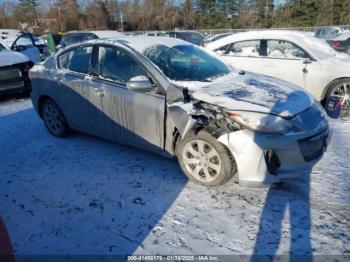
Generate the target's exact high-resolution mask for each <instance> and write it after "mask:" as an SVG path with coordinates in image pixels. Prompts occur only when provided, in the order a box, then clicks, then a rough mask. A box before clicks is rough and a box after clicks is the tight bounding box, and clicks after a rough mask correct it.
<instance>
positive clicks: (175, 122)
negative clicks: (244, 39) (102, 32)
mask: <svg viewBox="0 0 350 262" xmlns="http://www.w3.org/2000/svg"><path fill="white" fill-rule="evenodd" d="M30 76H31V79H32V85H33V92H32V96H31V97H32V102H33V105H34V107H35V109H36V111H37V112H38V114H39V116H40V117H41V118H42V119H43V121H44V123H45V126H46V128H47V129H48V131H49V132H50V133H51V134H52V135H54V136H59V137H62V136H65V135H67V133H68V132H69V129H70V128H71V129H75V130H79V131H82V132H86V133H90V134H93V135H96V136H99V137H103V138H106V139H110V140H113V141H118V142H121V143H125V144H127V145H130V146H135V147H138V148H143V149H145V150H149V151H152V152H157V153H160V154H163V155H167V156H174V157H177V158H178V161H179V164H180V166H181V168H182V170H183V172H184V173H185V174H186V175H187V176H188V177H189V178H190V179H191V180H193V181H194V182H196V183H199V184H201V185H205V186H214V185H220V184H223V183H225V182H226V181H228V180H229V179H230V178H231V177H233V176H234V177H235V179H237V180H238V181H239V182H240V183H241V185H244V186H261V185H263V184H269V183H273V182H277V181H280V180H282V179H285V178H288V177H293V176H297V175H303V174H308V173H310V172H311V169H312V167H313V165H314V164H315V163H316V162H317V161H318V160H319V159H320V158H321V157H322V155H323V153H324V151H325V149H326V147H327V144H328V141H329V127H328V122H327V119H326V116H325V114H324V111H323V109H322V108H321V107H319V106H318V104H317V103H315V100H314V98H313V97H312V96H311V95H310V94H308V93H307V92H306V91H304V90H302V89H301V88H299V87H296V86H294V85H293V84H290V83H288V82H285V81H282V80H278V79H275V78H271V77H267V76H262V75H258V74H250V73H241V72H239V71H238V70H235V69H233V68H232V67H230V66H229V65H227V64H225V63H224V62H222V61H221V60H220V59H218V58H216V57H215V55H212V54H210V53H209V52H207V51H205V50H204V49H202V48H199V47H197V46H195V45H192V44H190V43H187V42H185V41H182V40H179V39H173V38H169V37H147V36H135V37H124V38H121V39H120V40H118V39H111V40H108V39H107V40H106V39H105V40H93V41H88V42H85V43H81V44H78V45H73V46H70V47H68V48H66V49H64V50H62V51H61V52H59V53H58V54H56V55H55V56H51V57H50V58H49V59H47V60H46V62H45V63H44V64H40V65H36V66H35V67H34V68H33V69H32V70H31V71H30Z"/></svg>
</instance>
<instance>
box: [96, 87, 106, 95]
mask: <svg viewBox="0 0 350 262" xmlns="http://www.w3.org/2000/svg"><path fill="white" fill-rule="evenodd" d="M94 89H95V92H96V94H98V95H99V96H101V97H103V96H105V95H107V92H106V91H105V90H103V89H101V88H99V87H95V88H94Z"/></svg>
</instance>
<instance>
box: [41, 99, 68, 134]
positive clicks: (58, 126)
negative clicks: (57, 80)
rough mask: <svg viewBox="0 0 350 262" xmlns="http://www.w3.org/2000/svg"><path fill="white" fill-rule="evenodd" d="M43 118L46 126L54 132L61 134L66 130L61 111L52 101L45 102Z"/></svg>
mask: <svg viewBox="0 0 350 262" xmlns="http://www.w3.org/2000/svg"><path fill="white" fill-rule="evenodd" d="M43 118H44V121H45V123H46V126H47V127H48V128H49V129H50V130H51V132H52V133H54V134H61V133H63V132H64V130H65V120H64V118H63V116H62V114H61V112H60V111H59V110H58V109H57V107H56V106H54V105H53V104H51V103H47V104H45V106H44V108H43Z"/></svg>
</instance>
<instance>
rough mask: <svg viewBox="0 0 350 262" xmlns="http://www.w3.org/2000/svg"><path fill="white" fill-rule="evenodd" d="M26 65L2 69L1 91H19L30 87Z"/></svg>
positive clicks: (0, 73) (0, 75) (0, 74)
mask: <svg viewBox="0 0 350 262" xmlns="http://www.w3.org/2000/svg"><path fill="white" fill-rule="evenodd" d="M25 67H26V63H23V64H16V65H13V66H8V67H3V68H0V91H1V92H4V91H7V90H12V89H19V88H23V87H26V86H29V85H30V82H29V79H28V72H27V70H25Z"/></svg>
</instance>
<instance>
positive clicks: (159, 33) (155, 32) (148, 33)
mask: <svg viewBox="0 0 350 262" xmlns="http://www.w3.org/2000/svg"><path fill="white" fill-rule="evenodd" d="M145 35H146V36H166V34H165V33H164V32H160V31H154V32H146V33H145Z"/></svg>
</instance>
